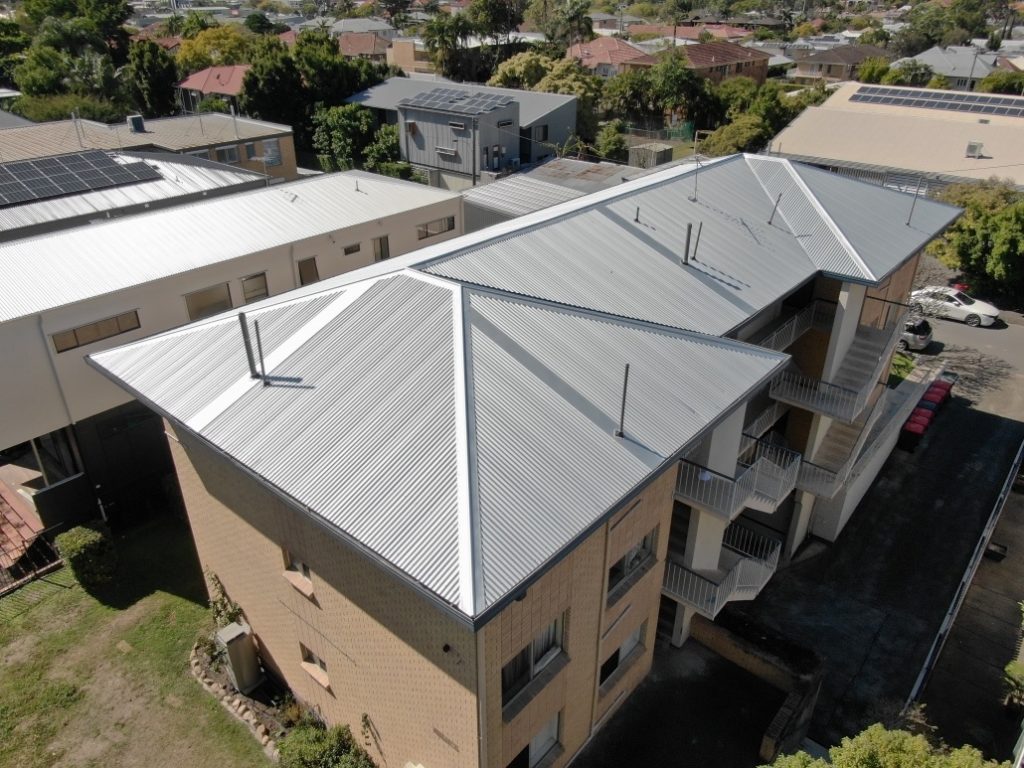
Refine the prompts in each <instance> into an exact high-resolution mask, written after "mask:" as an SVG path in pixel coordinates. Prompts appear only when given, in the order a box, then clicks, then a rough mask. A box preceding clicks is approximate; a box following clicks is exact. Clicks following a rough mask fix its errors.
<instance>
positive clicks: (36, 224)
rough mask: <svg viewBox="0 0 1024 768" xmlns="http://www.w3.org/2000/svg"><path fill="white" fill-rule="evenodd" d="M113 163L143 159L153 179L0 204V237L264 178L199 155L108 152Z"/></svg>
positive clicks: (183, 198) (258, 182)
mask: <svg viewBox="0 0 1024 768" xmlns="http://www.w3.org/2000/svg"><path fill="white" fill-rule="evenodd" d="M108 154H109V155H110V156H111V157H113V158H114V159H115V160H116V161H118V162H144V163H146V165H148V166H150V167H151V168H153V169H154V170H155V171H156V174H157V178H156V180H154V181H143V182H133V183H132V184H129V185H122V186H115V187H109V188H106V189H98V190H92V191H88V192H81V193H79V194H75V195H71V196H68V197H60V198H55V199H50V200H42V201H38V202H28V203H24V204H21V205H18V206H13V207H8V208H2V209H0V241H7V240H15V239H17V238H20V237H27V236H29V235H31V234H36V233H38V232H41V231H48V230H52V229H55V228H58V227H60V228H65V227H69V226H74V225H76V224H80V223H83V221H88V220H90V219H97V218H103V217H107V218H109V217H110V216H112V215H117V214H119V213H120V212H123V211H124V210H125V209H132V208H136V207H139V208H143V207H144V208H148V207H150V206H154V207H156V206H159V205H162V204H166V203H168V202H172V201H175V200H178V201H186V200H189V199H190V198H197V197H205V196H206V195H208V194H217V193H218V192H223V191H226V190H236V191H237V190H238V189H239V188H246V187H254V186H256V185H261V184H263V183H264V179H265V177H264V176H263V175H262V174H260V173H255V172H253V171H245V170H242V169H240V168H233V167H231V166H229V165H222V164H220V163H213V162H210V161H209V160H200V159H198V158H194V157H189V156H188V155H174V154H170V153H150V152H112V153H108Z"/></svg>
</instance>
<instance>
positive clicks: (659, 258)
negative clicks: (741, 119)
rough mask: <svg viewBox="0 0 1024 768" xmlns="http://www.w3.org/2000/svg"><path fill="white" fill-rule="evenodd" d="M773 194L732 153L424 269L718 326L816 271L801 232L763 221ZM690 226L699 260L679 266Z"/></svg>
mask: <svg viewBox="0 0 1024 768" xmlns="http://www.w3.org/2000/svg"><path fill="white" fill-rule="evenodd" d="M695 188H696V195H697V199H696V201H693V200H691V198H692V197H693V195H694V190H695ZM580 202H581V204H582V203H583V200H581V201H580ZM772 202H773V201H772V200H771V199H770V198H769V197H768V196H767V195H766V194H765V192H764V190H763V189H762V188H761V186H760V184H759V183H758V181H757V179H756V177H755V176H754V175H753V174H752V172H751V171H750V169H749V167H748V166H747V165H746V163H744V162H743V158H742V157H737V158H734V159H732V160H729V161H725V162H721V163H717V164H715V165H714V166H712V167H711V168H709V169H706V170H704V171H701V172H700V175H699V176H698V178H697V179H696V180H695V179H694V178H693V177H692V176H681V177H675V178H673V179H671V180H669V181H667V182H662V183H660V184H657V185H655V186H652V187H650V188H648V189H644V190H641V191H639V192H635V193H633V194H631V195H629V196H627V197H623V198H621V199H617V200H613V201H611V202H607V203H602V204H599V205H596V206H592V207H588V208H583V209H582V210H580V211H578V212H574V213H570V214H567V215H566V216H564V217H560V218H559V219H558V220H557V221H556V222H552V223H550V224H545V225H540V226H537V227H535V228H531V229H529V230H525V231H523V232H520V233H515V234H512V235H509V236H506V237H503V238H501V239H497V240H493V241H490V242H486V243H484V244H482V245H480V246H477V247H473V248H471V249H468V250H465V251H461V252H458V253H456V254H455V255H453V256H452V257H450V258H446V259H443V260H439V261H436V262H434V263H432V264H429V265H426V266H425V267H424V268H425V269H426V270H427V271H429V272H432V273H434V274H438V275H444V276H447V277H450V278H453V279H457V280H465V281H467V282H471V283H476V284H479V285H487V286H491V287H495V288H501V289H504V290H508V291H513V292H515V293H519V294H523V295H530V296H537V297H540V298H545V299H549V300H551V301H557V302H560V303H565V304H569V305H573V306H581V307H589V308H593V309H598V310H601V311H605V312H610V313H613V314H617V315H621V316H624V317H633V318H640V319H645V320H649V321H652V322H656V323H661V324H664V325H671V326H675V327H677V328H687V329H691V330H696V331H701V332H704V333H710V334H715V335H718V334H722V333H725V332H726V331H728V330H730V329H732V328H734V327H735V326H737V325H739V324H741V323H743V322H744V321H746V320H747V319H748V318H750V317H751V316H753V315H754V314H756V313H757V312H758V311H760V310H761V309H763V308H764V307H766V306H768V305H769V304H771V303H772V302H774V301H776V300H778V298H779V297H780V296H784V295H785V294H786V293H788V292H789V291H791V290H793V289H794V288H796V287H797V286H799V285H800V284H802V283H803V282H805V281H806V280H808V279H809V278H810V277H811V276H813V275H814V273H815V267H814V265H813V263H812V262H811V261H810V259H808V258H807V255H806V254H805V253H804V250H803V248H802V247H801V246H800V244H799V242H798V241H797V239H796V238H794V237H793V236H792V235H791V234H790V233H789V232H788V231H786V229H784V228H781V227H778V226H771V227H769V226H768V224H767V222H768V218H769V216H770V215H771V208H772ZM638 208H639V216H638V215H637V209H638ZM638 218H639V221H637V219H638ZM687 223H689V224H691V225H692V229H691V244H690V248H691V255H696V260H693V259H691V261H690V264H689V265H687V266H683V265H681V263H680V262H681V261H682V260H683V254H684V251H685V245H686V224H687ZM698 227H700V240H699V242H698V239H697V232H698Z"/></svg>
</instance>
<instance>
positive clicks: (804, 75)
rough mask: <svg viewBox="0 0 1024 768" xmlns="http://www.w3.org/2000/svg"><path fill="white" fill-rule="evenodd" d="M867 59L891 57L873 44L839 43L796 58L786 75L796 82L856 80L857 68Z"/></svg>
mask: <svg viewBox="0 0 1024 768" xmlns="http://www.w3.org/2000/svg"><path fill="white" fill-rule="evenodd" d="M794 58H797V57H794ZM867 59H885V60H887V61H888V60H890V59H892V54H891V53H889V52H888V51H886V50H885V49H883V48H878V47H877V46H874V45H839V46H836V47H835V48H831V49H829V50H826V51H816V52H815V53H812V54H810V55H809V56H805V57H804V58H798V59H797V65H796V67H795V68H794V69H792V70H790V71H789V72H787V73H786V77H788V78H790V79H792V80H796V81H797V82H798V83H815V82H818V81H819V80H824V81H826V82H830V83H838V82H840V81H842V80H856V79H857V69H858V68H859V67H860V65H861V64H862V63H864V61H865V60H867Z"/></svg>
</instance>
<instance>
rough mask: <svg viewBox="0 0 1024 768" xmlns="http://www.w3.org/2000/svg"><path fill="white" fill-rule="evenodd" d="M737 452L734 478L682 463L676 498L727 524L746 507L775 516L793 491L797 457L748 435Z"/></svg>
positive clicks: (692, 464) (703, 467)
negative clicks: (736, 470)
mask: <svg viewBox="0 0 1024 768" xmlns="http://www.w3.org/2000/svg"><path fill="white" fill-rule="evenodd" d="M740 450H741V453H740V457H739V470H740V471H739V474H738V475H737V476H736V477H735V478H732V477H729V476H728V475H723V474H722V473H720V472H715V471H714V470H712V469H708V468H707V467H705V466H702V465H700V464H697V463H695V462H692V461H688V460H686V459H683V460H682V461H681V462H680V467H679V476H678V479H677V480H676V498H677V499H679V500H680V501H683V502H685V503H687V504H690V505H692V506H696V507H700V508H702V509H706V510H709V511H711V512H714V513H716V514H719V515H721V516H722V517H725V518H727V519H729V520H732V519H733V518H734V517H736V515H738V514H739V513H740V512H741V511H742V510H743V509H744V508H745V507H751V508H752V509H759V510H761V511H762V512H774V511H775V510H776V509H777V508H778V506H779V504H781V503H782V501H783V500H784V499H785V498H786V496H788V495H789V494H790V492H791V491H792V490H793V488H794V487H796V480H797V474H798V472H799V468H800V454H799V453H797V452H796V451H791V450H789V449H787V448H782V447H781V446H777V445H771V444H769V443H766V442H765V441H763V440H760V439H758V438H755V437H751V436H749V435H744V436H743V442H742V443H741V445H740Z"/></svg>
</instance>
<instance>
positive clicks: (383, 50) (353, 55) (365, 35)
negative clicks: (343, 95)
mask: <svg viewBox="0 0 1024 768" xmlns="http://www.w3.org/2000/svg"><path fill="white" fill-rule="evenodd" d="M389 44H390V40H389V38H387V37H384V36H383V35H380V34H377V33H376V32H342V33H341V34H340V35H338V49H339V50H340V51H341V55H342V56H344V57H346V58H349V59H366V60H367V61H372V62H375V63H377V64H384V63H385V62H386V61H387V53H388V45H389Z"/></svg>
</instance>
